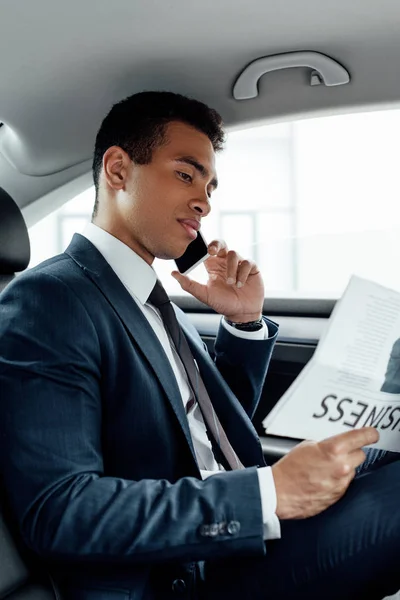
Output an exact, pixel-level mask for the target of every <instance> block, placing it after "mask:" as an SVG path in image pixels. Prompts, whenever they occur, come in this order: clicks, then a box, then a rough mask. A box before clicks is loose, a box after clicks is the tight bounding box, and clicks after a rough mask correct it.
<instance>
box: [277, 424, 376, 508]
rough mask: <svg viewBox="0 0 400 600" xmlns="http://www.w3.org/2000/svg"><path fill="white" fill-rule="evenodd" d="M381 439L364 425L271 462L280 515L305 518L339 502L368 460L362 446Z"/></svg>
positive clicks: (304, 443)
mask: <svg viewBox="0 0 400 600" xmlns="http://www.w3.org/2000/svg"><path fill="white" fill-rule="evenodd" d="M378 439H379V433H378V432H377V430H376V429H375V428H373V427H364V428H362V429H355V430H352V431H346V433H341V434H339V435H335V436H333V437H330V438H328V439H326V440H323V441H322V442H302V443H301V444H299V445H298V446H296V447H295V448H294V449H293V450H291V452H289V453H288V454H287V455H286V456H285V457H283V458H282V459H281V460H279V461H278V462H277V463H275V464H274V465H273V466H272V472H273V476H274V481H275V487H276V495H277V508H276V514H277V516H278V517H279V518H280V519H305V518H307V517H312V516H314V515H317V514H319V513H320V512H322V511H324V510H325V509H326V508H328V507H329V506H331V505H332V504H334V503H335V502H337V501H338V500H339V499H340V498H341V497H342V496H343V495H344V493H345V492H346V490H347V488H348V486H349V484H350V482H351V480H352V479H353V478H354V475H355V469H356V467H358V465H360V464H361V463H362V462H364V460H365V454H364V452H363V451H362V450H361V448H362V447H363V446H367V445H369V444H373V443H375V442H377V441H378Z"/></svg>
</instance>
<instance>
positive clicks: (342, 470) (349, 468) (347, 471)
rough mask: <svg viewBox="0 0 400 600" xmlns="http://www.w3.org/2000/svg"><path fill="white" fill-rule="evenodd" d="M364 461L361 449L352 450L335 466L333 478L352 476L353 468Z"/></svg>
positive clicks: (353, 473) (363, 453)
mask: <svg viewBox="0 0 400 600" xmlns="http://www.w3.org/2000/svg"><path fill="white" fill-rule="evenodd" d="M364 461H365V452H363V451H362V450H354V451H353V452H350V454H348V455H347V457H346V460H345V461H344V462H343V463H342V464H341V465H340V466H338V467H337V469H336V470H335V473H334V477H335V479H342V478H343V477H349V476H350V477H354V475H355V472H354V471H355V469H356V468H357V467H359V466H360V465H362V463H363V462H364Z"/></svg>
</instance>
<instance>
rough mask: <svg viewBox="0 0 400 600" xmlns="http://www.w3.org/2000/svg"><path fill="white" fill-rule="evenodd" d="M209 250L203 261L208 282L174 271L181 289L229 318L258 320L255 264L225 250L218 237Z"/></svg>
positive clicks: (260, 297) (260, 290)
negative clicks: (208, 256) (203, 283)
mask: <svg viewBox="0 0 400 600" xmlns="http://www.w3.org/2000/svg"><path fill="white" fill-rule="evenodd" d="M208 253H209V254H210V258H208V259H207V260H206V262H205V263H204V264H205V267H206V269H207V271H208V276H209V277H208V282H207V285H202V284H201V283H198V282H197V281H193V280H192V279H190V278H189V277H187V276H185V275H182V274H181V273H178V272H177V271H174V272H173V273H172V275H173V277H175V279H176V280H177V281H179V283H180V285H181V287H182V289H184V290H185V291H186V292H189V294H192V296H194V297H195V298H197V299H198V300H200V301H201V302H203V303H204V304H207V305H208V306H210V307H211V308H212V309H214V310H215V312H217V313H219V314H221V315H224V316H225V317H226V318H227V319H229V320H230V321H235V322H242V323H246V322H249V321H256V320H257V319H259V318H260V317H261V314H262V307H263V302H264V284H263V280H262V277H261V274H260V271H259V269H258V267H257V265H256V264H255V263H254V262H252V261H250V260H243V258H242V257H241V256H239V254H238V253H237V252H234V251H233V250H229V251H228V248H227V247H226V244H225V242H223V241H220V240H213V241H212V242H211V243H210V244H209V245H208Z"/></svg>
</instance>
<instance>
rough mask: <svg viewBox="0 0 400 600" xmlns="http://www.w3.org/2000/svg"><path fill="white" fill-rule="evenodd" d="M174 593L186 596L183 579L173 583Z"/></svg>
mask: <svg viewBox="0 0 400 600" xmlns="http://www.w3.org/2000/svg"><path fill="white" fill-rule="evenodd" d="M172 591H173V592H174V593H175V594H184V593H185V592H186V583H185V582H184V581H183V579H175V581H174V582H173V583H172Z"/></svg>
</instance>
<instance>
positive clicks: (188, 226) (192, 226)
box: [179, 219, 200, 240]
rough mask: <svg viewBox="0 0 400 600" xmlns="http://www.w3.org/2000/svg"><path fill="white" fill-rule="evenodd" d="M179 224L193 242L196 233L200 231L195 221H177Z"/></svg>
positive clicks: (198, 224)
mask: <svg viewBox="0 0 400 600" xmlns="http://www.w3.org/2000/svg"><path fill="white" fill-rule="evenodd" d="M179 223H180V224H181V225H182V227H183V228H184V229H185V230H186V231H187V233H188V235H189V236H190V237H191V238H192V239H193V240H195V239H196V238H197V232H198V230H199V229H200V223H199V222H198V221H196V219H179Z"/></svg>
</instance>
